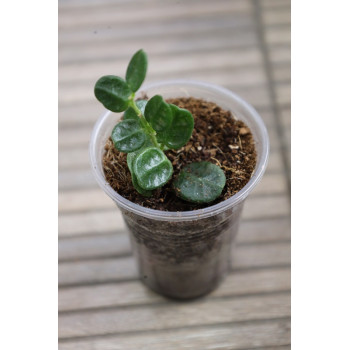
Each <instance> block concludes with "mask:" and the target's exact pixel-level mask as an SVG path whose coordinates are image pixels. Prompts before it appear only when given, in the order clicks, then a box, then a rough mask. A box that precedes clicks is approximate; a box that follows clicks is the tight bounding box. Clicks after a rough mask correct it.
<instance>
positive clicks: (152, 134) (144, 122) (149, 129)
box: [130, 94, 160, 148]
mask: <svg viewBox="0 0 350 350" xmlns="http://www.w3.org/2000/svg"><path fill="white" fill-rule="evenodd" d="M131 97H132V98H131V99H130V107H132V108H133V109H134V111H135V112H136V113H137V115H138V116H139V118H140V121H141V124H142V126H143V127H144V129H145V131H146V132H147V134H148V135H149V136H150V138H151V140H152V142H153V144H154V146H155V147H157V148H160V145H159V143H158V141H157V138H156V134H157V133H156V132H155V130H154V129H153V128H152V127H151V125H149V123H148V122H147V120H146V118H145V117H144V116H143V114H142V112H141V111H140V109H139V108H138V107H137V106H136V103H135V101H134V97H135V94H132V95H131Z"/></svg>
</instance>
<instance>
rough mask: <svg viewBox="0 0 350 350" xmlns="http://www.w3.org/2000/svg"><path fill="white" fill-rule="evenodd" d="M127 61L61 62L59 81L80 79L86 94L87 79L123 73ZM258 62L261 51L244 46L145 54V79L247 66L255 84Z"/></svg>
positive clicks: (230, 71) (61, 98) (115, 59)
mask: <svg viewBox="0 0 350 350" xmlns="http://www.w3.org/2000/svg"><path fill="white" fill-rule="evenodd" d="M129 60H130V57H129V58H127V59H125V58H119V57H118V56H116V57H115V58H114V59H113V60H109V61H107V60H102V61H92V62H79V63H71V64H65V65H63V66H61V68H60V72H59V84H62V83H71V82H77V81H81V82H82V83H84V85H83V86H81V87H80V88H79V90H80V89H82V88H84V87H86V88H85V89H86V91H88V93H89V94H86V95H90V94H91V91H93V90H88V88H89V86H88V85H87V84H88V83H89V82H93V83H95V82H96V81H97V79H98V78H99V77H101V76H102V75H105V74H111V72H115V74H117V75H120V76H124V74H125V69H126V67H127V64H128V61H129ZM261 62H262V54H261V52H260V51H259V50H258V48H256V47H248V48H243V49H240V50H234V49H226V50H222V51H220V52H216V51H214V52H208V53H207V54H206V55H203V54H202V53H196V52H192V53H191V54H190V55H189V54H187V55H168V56H166V57H159V56H155V57H153V56H152V53H149V67H148V76H147V81H149V79H156V80H159V79H160V78H164V77H167V79H172V78H174V77H176V76H177V78H179V73H180V72H181V75H182V74H184V73H187V74H190V73H194V72H198V70H202V69H203V70H206V71H207V70H208V71H209V70H211V71H214V72H215V71H216V72H217V71H218V70H220V69H222V67H225V68H227V69H226V74H229V73H234V72H235V70H236V72H237V73H239V72H240V71H242V69H243V68H244V67H247V66H249V69H248V72H247V73H246V76H247V75H248V73H249V70H254V73H255V75H256V79H257V80H256V83H259V82H261V79H262V78H261V77H260V76H263V73H262V72H261V71H259V69H260V67H259V64H261ZM222 75H223V74H222ZM223 76H224V75H223ZM232 81H234V80H231V82H232ZM59 87H61V85H59ZM66 89H67V86H66ZM66 89H64V91H62V89H61V91H60V94H59V98H60V100H61V101H63V100H67V99H68V97H67V96H66V94H67V93H66V91H65V90H66ZM77 92H79V91H77Z"/></svg>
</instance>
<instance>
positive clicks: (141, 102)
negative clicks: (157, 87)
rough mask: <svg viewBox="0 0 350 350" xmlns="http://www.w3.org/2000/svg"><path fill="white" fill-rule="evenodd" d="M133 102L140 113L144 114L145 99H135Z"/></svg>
mask: <svg viewBox="0 0 350 350" xmlns="http://www.w3.org/2000/svg"><path fill="white" fill-rule="evenodd" d="M135 104H136V106H137V108H138V109H139V110H140V111H141V113H142V115H145V108H146V104H147V100H137V101H135Z"/></svg>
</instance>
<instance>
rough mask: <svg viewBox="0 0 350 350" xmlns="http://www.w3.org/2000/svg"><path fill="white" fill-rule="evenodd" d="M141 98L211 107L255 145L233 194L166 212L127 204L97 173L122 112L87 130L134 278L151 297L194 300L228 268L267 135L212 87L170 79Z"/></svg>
mask: <svg viewBox="0 0 350 350" xmlns="http://www.w3.org/2000/svg"><path fill="white" fill-rule="evenodd" d="M143 93H146V94H147V96H148V97H149V98H150V97H152V96H154V95H156V94H159V95H162V96H163V97H164V98H165V99H166V98H176V97H190V96H191V97H195V98H202V99H204V100H207V101H210V102H215V103H216V104H217V105H219V106H220V107H221V108H223V109H225V110H230V111H231V112H232V114H233V115H234V116H235V117H236V118H237V119H239V120H242V121H243V122H244V123H245V124H246V125H247V126H248V127H249V128H250V130H251V132H252V133H253V137H254V140H255V145H256V151H257V164H256V168H255V171H254V174H253V175H252V177H251V179H250V180H249V182H248V183H247V184H246V185H245V186H244V188H242V189H241V190H240V191H239V192H238V193H236V194H235V195H234V196H232V197H231V198H229V199H227V200H225V201H223V202H221V203H218V204H216V205H213V206H209V207H207V208H204V209H199V210H193V211H185V212H167V211H160V210H154V209H148V208H144V207H142V206H140V205H138V204H135V203H132V202H130V201H129V200H127V199H125V198H124V197H122V196H120V195H119V194H118V193H117V192H115V191H114V190H113V189H112V187H111V186H110V185H109V184H108V183H107V182H106V179H105V177H104V173H103V168H102V157H103V153H104V146H105V143H106V140H107V139H108V137H109V136H110V134H111V131H112V129H113V127H114V126H115V124H116V123H117V121H118V120H119V118H120V117H121V116H122V113H119V114H117V113H112V112H109V111H106V112H105V113H104V114H103V115H102V116H101V117H100V118H99V119H98V121H97V122H96V124H95V127H94V129H93V132H92V136H91V141H90V160H91V166H92V170H93V173H94V176H95V178H96V180H97V182H98V184H99V185H100V186H101V188H102V189H103V190H104V191H105V192H106V194H107V195H108V196H109V197H111V198H112V200H113V201H114V202H115V203H116V204H117V206H118V207H119V209H120V210H121V212H122V215H123V218H124V221H125V223H126V226H127V227H128V230H129V233H130V238H131V242H132V247H133V253H134V256H135V257H136V260H137V263H138V269H139V276H140V279H141V280H142V281H143V283H144V284H145V285H147V286H148V287H149V288H151V289H152V290H154V291H155V292H157V293H160V294H162V295H165V296H168V297H172V298H177V299H188V298H195V297H199V296H201V295H204V294H206V293H209V292H210V291H212V290H213V289H215V288H216V287H217V286H218V284H219V283H220V282H221V281H222V280H223V278H224V276H225V275H226V274H227V273H228V271H229V269H230V264H231V261H230V259H231V251H232V243H233V240H234V238H235V236H236V234H237V232H238V226H239V220H240V216H241V211H242V208H243V204H244V201H245V199H246V198H247V196H248V195H249V193H250V192H251V191H252V189H253V188H254V187H255V186H256V184H257V183H258V182H259V181H260V179H261V177H262V176H263V173H264V172H265V169H266V165H267V161H268V154H269V139H268V134H267V130H266V127H265V125H264V123H263V121H262V119H261V117H260V116H259V114H258V113H257V112H256V110H255V109H254V108H253V107H252V106H251V105H249V104H248V103H247V102H245V101H244V100H243V99H242V98H240V97H239V96H237V95H236V94H234V93H233V92H231V91H229V90H227V89H225V88H222V87H219V86H216V85H212V84H208V83H204V82H198V81H191V80H172V81H164V82H159V83H154V84H149V85H146V86H145V87H143V88H142V89H141V90H140V92H139V94H138V96H140V97H141V96H142V94H143Z"/></svg>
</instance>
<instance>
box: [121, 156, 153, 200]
mask: <svg viewBox="0 0 350 350" xmlns="http://www.w3.org/2000/svg"><path fill="white" fill-rule="evenodd" d="M138 152H139V150H138V151H136V152H131V153H128V155H127V157H126V160H127V163H128V168H129V170H130V174H131V180H132V184H133V185H134V187H135V190H136V191H137V192H138V193H140V194H141V195H143V196H145V197H150V196H151V195H152V191H148V190H144V189H143V188H142V187H141V186H140V185H139V183H138V182H137V178H136V175H135V172H134V160H135V158H136V156H137V155H138Z"/></svg>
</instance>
